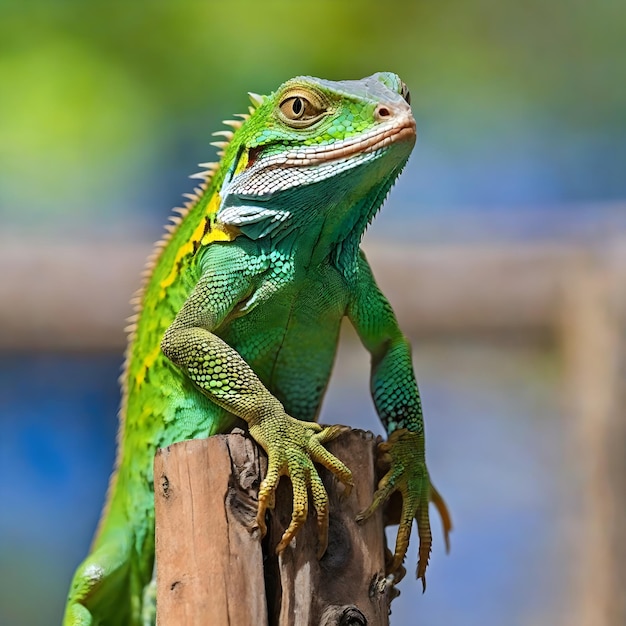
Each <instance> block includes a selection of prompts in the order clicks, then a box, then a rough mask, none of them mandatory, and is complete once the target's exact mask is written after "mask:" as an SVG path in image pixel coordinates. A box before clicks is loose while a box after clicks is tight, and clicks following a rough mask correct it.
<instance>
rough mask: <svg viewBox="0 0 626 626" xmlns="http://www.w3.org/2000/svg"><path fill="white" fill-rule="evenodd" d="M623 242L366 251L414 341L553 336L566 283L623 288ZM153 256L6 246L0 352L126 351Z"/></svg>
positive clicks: (59, 245)
mask: <svg viewBox="0 0 626 626" xmlns="http://www.w3.org/2000/svg"><path fill="white" fill-rule="evenodd" d="M625 243H626V242H624V241H621V242H620V241H615V242H613V243H612V244H611V246H607V247H606V248H603V249H602V250H596V249H590V248H589V247H588V246H583V245H574V244H549V243H541V244H465V245H461V244H456V245H436V246H435V245H431V246H423V245H422V246H419V247H417V246H415V247H413V246H410V245H408V244H393V243H390V244H388V245H385V243H383V242H380V241H377V242H374V243H369V245H366V251H367V254H368V257H369V260H370V262H371V264H372V266H373V267H374V272H375V275H376V277H377V279H378V282H379V284H380V286H381V287H382V289H383V291H384V292H385V293H386V294H387V295H388V297H389V299H390V300H391V303H392V304H393V306H394V307H395V309H396V312H397V314H398V318H399V320H400V324H401V326H402V328H403V329H405V331H406V332H407V333H408V334H410V335H412V336H414V337H419V336H425V335H446V334H457V335H458V334H476V333H496V334H503V333H504V334H513V335H516V334H526V333H535V334H540V335H546V334H547V333H552V332H553V330H554V327H555V324H557V323H558V320H559V316H560V300H561V289H562V286H563V284H564V283H565V282H566V281H567V280H568V277H569V276H570V275H572V273H575V272H576V271H577V270H578V269H579V268H580V267H581V266H583V265H584V264H586V263H588V262H589V258H590V257H594V256H598V255H600V256H602V258H603V263H604V260H607V259H608V261H607V262H608V263H609V264H610V265H612V266H613V267H614V268H616V269H617V271H618V273H619V274H620V280H621V279H623V280H625V281H626V245H624V244H625ZM150 249H151V247H150V245H148V244H140V243H115V242H112V241H111V242H82V243H74V242H72V243H64V242H59V241H52V242H48V241H16V240H12V239H5V240H2V239H0V349H3V350H29V349H37V350H41V349H47V350H67V349H70V350H103V349H114V350H117V349H121V347H122V346H123V345H124V342H125V337H124V333H123V330H122V329H123V327H124V325H125V324H124V319H125V318H126V317H127V316H128V315H129V314H130V313H131V308H130V305H129V304H128V301H129V298H130V297H131V295H132V294H133V292H134V291H135V290H136V288H137V287H138V286H139V274H140V271H141V269H142V267H143V264H144V259H145V257H146V256H147V254H148V253H149V251H150Z"/></svg>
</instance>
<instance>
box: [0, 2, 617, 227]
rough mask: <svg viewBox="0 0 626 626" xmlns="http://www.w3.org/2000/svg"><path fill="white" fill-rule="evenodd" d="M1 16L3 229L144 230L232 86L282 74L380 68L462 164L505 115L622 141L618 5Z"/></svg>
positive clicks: (5, 12) (235, 107) (70, 5)
mask: <svg viewBox="0 0 626 626" xmlns="http://www.w3.org/2000/svg"><path fill="white" fill-rule="evenodd" d="M0 11H1V14H0V85H1V86H0V91H1V95H0V138H1V140H0V223H1V224H2V230H5V229H6V230H8V231H12V230H17V231H27V232H29V233H31V232H33V231H34V232H37V233H50V232H51V233H61V232H64V233H67V232H72V231H80V229H87V230H89V229H90V228H91V229H92V230H94V229H95V230H99V229H104V230H106V229H107V227H109V228H113V226H112V225H113V224H114V223H116V222H118V221H119V220H120V217H122V218H123V221H124V224H126V225H128V224H130V225H131V226H129V227H128V228H130V230H132V224H133V223H134V222H133V220H138V223H141V218H142V215H145V214H146V213H147V212H150V211H154V210H155V207H157V208H156V210H157V213H158V219H159V221H161V220H162V217H163V215H164V214H165V207H166V206H168V207H169V206H172V205H174V204H176V203H177V202H178V197H179V194H180V193H181V192H182V191H185V190H188V188H185V187H184V185H185V184H186V183H185V182H184V180H185V175H187V174H190V173H192V172H193V168H194V164H195V163H196V162H198V161H206V160H212V159H213V158H214V150H213V148H211V147H210V146H209V145H208V144H209V142H210V141H211V138H210V134H211V132H212V131H214V130H217V129H218V128H219V126H220V120H221V119H224V118H226V119H228V118H230V117H232V114H233V113H234V112H238V111H244V110H245V108H246V107H247V100H246V98H245V93H246V92H247V91H256V92H260V93H264V92H268V91H271V90H272V89H274V88H275V87H277V86H278V85H279V84H280V83H281V82H282V81H284V80H286V79H287V78H290V77H292V76H294V75H298V74H310V75H316V76H322V77H325V78H331V79H345V78H360V77H363V76H366V75H369V74H371V73H373V72H375V71H379V70H391V71H395V72H397V73H399V74H400V75H401V76H402V77H403V79H404V80H405V81H406V82H407V83H408V84H409V85H410V87H411V91H412V97H413V106H414V109H415V112H416V117H417V118H418V122H419V120H420V119H422V118H424V117H426V118H428V116H429V115H431V116H433V117H435V118H436V117H437V116H439V117H438V119H440V120H445V123H443V122H441V123H440V124H439V125H438V126H436V128H435V129H429V128H428V126H426V128H425V129H424V128H423V127H421V128H420V130H422V132H423V133H425V134H426V137H427V140H429V141H433V136H432V135H433V134H435V137H436V141H437V142H438V144H439V145H441V146H443V149H445V150H446V151H448V153H454V152H455V151H457V152H458V151H461V152H463V153H466V154H467V158H468V159H471V158H472V151H473V150H475V149H480V146H481V144H482V143H484V142H485V141H488V139H487V138H488V137H490V136H492V135H493V134H494V133H495V134H498V133H499V134H502V133H504V134H505V135H506V133H507V129H508V128H509V127H510V126H511V125H515V124H516V123H518V122H520V120H521V121H523V120H527V122H528V120H530V121H529V122H528V123H529V124H535V125H536V124H543V125H545V129H543V130H545V132H546V133H550V132H553V133H556V135H555V142H558V133H557V131H556V130H555V128H558V129H561V130H563V129H564V132H567V133H569V134H570V135H572V134H573V135H575V136H581V137H584V136H587V138H589V137H591V138H592V139H593V137H596V138H597V137H599V138H600V139H599V140H601V141H602V140H604V139H603V138H606V137H607V136H610V134H611V133H612V132H614V129H617V130H618V132H620V133H621V132H624V131H625V129H624V119H623V118H624V111H625V110H626V81H625V80H624V72H623V71H622V69H623V68H620V65H621V64H623V60H624V59H625V58H626V37H623V36H622V34H623V33H622V32H621V30H622V29H621V25H622V24H623V23H624V22H625V20H626V4H625V3H624V2H621V1H619V0H612V1H611V0H604V1H602V2H595V3H590V2H585V1H584V0H567V1H559V0H529V1H527V2H518V1H513V0H508V1H502V0H473V1H472V2H468V1H467V0H448V1H447V2H427V1H414V2H409V1H407V2H400V1H398V0H386V1H385V2H380V1H379V0H378V1H374V0H359V1H358V2H357V1H354V2H352V1H342V2H336V1H332V0H317V1H316V2H313V3H298V2H293V1H291V2H284V1H277V0H269V1H265V2H260V1H259V0H230V1H229V2H210V1H207V0H205V1H190V0H182V1H179V2H165V1H160V0H159V1H153V2H149V1H148V0H143V1H142V0H139V1H135V2H110V1H104V0H89V1H85V0H54V1H48V2H44V1H41V2H23V1H19V0H5V1H4V2H2V3H1V4H0ZM442 115H443V117H442ZM543 130H541V131H540V132H543ZM429 134H430V136H429ZM511 150H513V151H514V150H515V147H514V146H511ZM557 157H558V149H557ZM563 157H564V158H567V155H563ZM604 167H608V168H611V167H617V164H616V163H613V164H612V163H611V162H610V159H607V163H606V164H605V165H604ZM164 172H166V174H164ZM164 176H165V179H166V181H165V182H166V183H171V189H170V186H168V185H164V184H163V178H164ZM170 176H171V179H170V178H168V177H170ZM174 190H176V191H174ZM588 195H589V194H588ZM600 195H601V194H600ZM107 225H108V226H107Z"/></svg>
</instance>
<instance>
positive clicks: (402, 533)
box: [357, 429, 452, 590]
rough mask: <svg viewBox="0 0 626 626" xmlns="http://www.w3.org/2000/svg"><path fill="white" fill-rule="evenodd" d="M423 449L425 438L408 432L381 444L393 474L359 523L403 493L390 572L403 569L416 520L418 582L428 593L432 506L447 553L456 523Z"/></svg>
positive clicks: (382, 456) (382, 458)
mask: <svg viewBox="0 0 626 626" xmlns="http://www.w3.org/2000/svg"><path fill="white" fill-rule="evenodd" d="M423 449H424V447H423V434H419V433H413V432H410V431H408V430H406V429H400V430H396V431H394V432H393V433H392V434H391V435H390V437H389V439H388V441H386V442H383V443H381V444H379V447H378V450H379V454H380V458H379V460H380V461H381V462H382V463H384V464H385V465H386V466H388V467H389V470H388V471H387V473H386V474H385V475H384V476H383V478H382V479H381V480H380V482H379V483H378V490H377V491H376V493H375V494H374V498H373V500H372V503H371V504H370V506H369V507H368V508H367V509H365V511H362V512H361V513H359V515H358V516H357V521H359V522H362V521H364V520H366V519H367V518H368V517H370V516H371V515H372V514H373V513H374V511H376V509H378V507H379V506H380V505H382V504H384V503H385V502H386V501H387V500H388V499H389V497H390V496H391V495H392V494H393V493H394V492H396V491H397V492H399V493H400V495H401V496H402V510H401V513H400V516H399V523H400V527H399V528H398V535H397V538H396V547H395V551H394V554H393V558H392V559H391V562H390V564H389V568H388V569H389V573H395V572H397V571H398V570H399V569H400V568H401V566H402V562H403V561H404V557H405V555H406V551H407V548H408V546H409V538H410V535H411V527H412V525H413V519H416V520H417V531H418V535H419V541H420V544H419V551H418V555H419V558H418V563H417V578H420V579H421V580H422V586H423V589H424V590H425V589H426V568H427V566H428V559H429V557H430V550H431V546H432V535H431V532H430V518H429V514H428V503H429V502H431V501H432V502H433V503H434V505H435V506H436V508H437V510H438V511H439V515H440V516H441V521H442V525H443V532H444V539H445V542H446V551H448V550H449V549H450V539H449V533H450V531H451V530H452V521H451V518H450V514H449V512H448V508H447V507H446V503H445V502H444V500H443V498H442V497H441V496H440V495H439V492H438V491H437V490H436V489H435V488H434V487H433V486H432V484H431V483H430V478H429V476H428V470H427V469H426V463H425V461H424V457H423V453H422V454H420V453H419V451H420V450H423Z"/></svg>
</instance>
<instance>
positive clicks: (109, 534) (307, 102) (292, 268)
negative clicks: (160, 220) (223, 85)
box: [64, 73, 450, 626]
mask: <svg viewBox="0 0 626 626" xmlns="http://www.w3.org/2000/svg"><path fill="white" fill-rule="evenodd" d="M251 98H252V100H253V104H254V105H255V106H254V107H253V108H251V110H250V115H246V116H240V117H242V118H243V121H230V122H227V124H229V125H230V126H232V127H233V128H234V129H235V131H234V134H232V133H231V132H230V131H222V132H221V133H218V134H221V135H224V137H226V139H227V141H226V142H224V143H223V144H222V143H220V147H223V148H224V151H223V154H222V160H221V162H220V163H219V165H217V164H208V165H207V167H208V171H207V172H204V173H202V174H201V176H202V177H203V178H204V179H205V181H204V182H203V184H202V185H201V186H200V188H198V189H197V190H196V195H195V196H194V197H193V198H192V199H191V201H190V203H189V204H188V205H187V207H186V208H185V209H179V210H178V213H179V214H180V217H179V216H174V217H173V218H172V221H173V224H172V225H171V226H170V227H169V228H168V231H169V232H168V235H167V236H166V237H165V238H164V240H163V241H161V242H159V243H158V244H157V246H156V249H155V254H154V255H153V257H152V259H151V260H150V262H149V265H148V270H147V276H146V282H145V285H144V288H143V290H142V292H141V293H140V295H139V297H138V301H137V304H138V314H137V316H136V317H135V319H134V320H133V324H132V327H131V329H130V330H131V334H130V340H129V347H128V351H127V359H126V367H125V371H124V374H123V376H122V388H123V401H122V408H121V425H120V438H119V449H118V459H117V465H116V470H115V472H114V474H113V477H112V480H111V485H110V488H109V494H108V499H107V505H106V507H105V511H104V513H103V516H102V520H101V523H100V527H99V529H98V532H97V534H96V538H95V540H94V543H93V546H92V549H91V552H90V554H89V555H88V556H87V558H86V559H85V561H84V562H83V563H82V564H81V565H80V566H79V568H78V570H77V572H76V574H75V576H74V579H73V582H72V585H71V588H70V592H69V598H68V604H67V609H66V615H65V622H64V623H65V624H66V625H70V624H71V625H81V626H85V625H88V624H90V625H94V624H102V625H108V624H115V625H120V624H122V625H123V624H133V625H134V624H141V623H145V622H150V621H152V619H153V604H152V605H151V603H150V602H149V601H146V602H144V598H147V597H149V596H151V595H152V596H153V587H150V582H151V579H152V573H153V565H154V503H153V475H152V464H153V458H154V454H155V451H156V450H157V448H159V447H163V446H167V445H169V444H171V443H174V442H176V441H181V440H185V439H194V438H199V437H208V436H210V435H213V434H216V433H224V432H228V431H229V430H230V429H231V428H232V427H233V425H235V424H236V423H237V422H238V421H239V420H244V421H245V422H247V424H248V427H249V431H250V434H251V435H252V436H253V437H254V438H255V440H256V441H257V442H258V443H259V444H260V445H261V446H262V447H263V448H264V449H265V451H266V452H267V454H268V458H269V461H268V472H267V476H266V477H265V480H264V481H263V482H262V484H261V487H260V492H259V508H258V516H257V523H258V525H259V527H260V528H261V530H262V531H263V532H264V531H265V511H266V509H267V507H268V506H271V505H272V503H273V497H274V491H275V489H276V486H277V483H278V481H279V480H280V477H281V476H285V475H287V476H289V477H290V479H291V481H292V483H293V494H294V506H293V517H292V521H291V524H290V526H289V528H288V529H287V531H286V532H285V534H284V536H283V538H282V540H281V542H280V544H279V545H278V547H277V550H278V551H281V550H283V549H285V547H286V546H287V545H288V544H289V543H290V541H291V539H292V538H293V536H294V535H295V534H296V533H297V532H298V529H299V528H300V527H301V525H302V524H303V523H304V520H305V519H306V515H307V512H308V506H309V495H308V494H309V492H310V498H311V500H312V504H313V506H314V508H315V510H316V513H317V518H318V528H319V535H320V539H319V546H320V549H319V553H320V555H321V554H323V552H324V550H325V548H326V543H327V528H328V498H327V495H326V491H325V489H324V486H323V484H322V482H321V480H320V478H319V476H318V473H317V470H316V469H315V466H314V463H315V462H316V463H321V464H322V465H324V466H326V467H327V468H329V469H330V470H331V471H332V472H333V473H334V474H335V475H336V476H337V477H338V479H339V480H341V481H342V482H343V483H344V484H345V485H346V487H347V488H348V489H349V488H350V486H351V484H352V479H351V474H350V470H349V469H348V468H347V467H346V466H345V465H344V464H343V463H341V461H339V460H338V459H337V458H335V457H334V456H333V455H332V454H330V453H329V452H328V451H327V450H326V449H325V448H324V445H323V444H324V443H326V442H327V441H329V440H331V439H333V438H334V437H336V436H337V435H338V434H340V433H341V432H342V431H343V427H337V426H331V427H327V428H321V427H320V426H318V425H317V424H316V423H315V419H316V417H317V415H318V412H319V409H320V404H321V401H322V396H323V395H324V391H325V389H326V386H327V383H328V379H329V376H330V372H331V369H332V364H333V359H334V356H335V351H336V346H337V340H338V336H339V328H340V323H341V320H342V318H343V317H344V316H348V318H349V319H350V321H351V322H352V324H353V325H354V327H355V328H356V330H357V332H358V334H359V336H360V337H361V339H362V341H363V343H364V345H365V346H366V348H367V349H368V350H369V351H370V353H371V355H372V373H371V390H372V396H373V399H374V403H375V406H376V410H377V412H378V415H379V416H380V419H381V420H382V422H383V424H384V426H385V428H386V430H387V432H388V433H389V439H388V442H386V443H385V444H382V445H381V453H382V461H383V462H385V463H387V465H388V466H389V469H388V473H387V474H386V475H385V477H384V478H383V479H382V480H381V483H380V485H379V489H378V491H377V492H376V494H375V496H374V499H373V502H372V505H371V506H370V507H368V509H367V510H366V511H364V512H363V513H362V514H361V516H360V519H362V520H365V519H366V518H367V517H369V516H370V515H371V514H372V513H373V512H374V511H375V510H376V509H377V508H378V507H379V506H380V505H382V504H383V503H384V502H385V501H386V500H387V499H388V497H389V496H390V495H391V493H392V492H394V491H399V492H400V493H401V495H402V512H401V515H400V521H401V526H400V530H399V533H398V540H397V544H396V549H395V554H394V557H393V560H392V562H391V563H390V571H397V570H398V569H399V568H400V566H401V564H402V561H403V559H404V555H405V552H406V548H407V545H408V540H409V535H410V532H411V525H412V521H413V519H414V518H416V519H417V524H418V533H419V538H420V548H419V563H418V567H417V576H418V577H419V578H421V579H422V580H423V581H425V571H426V566H427V563H428V558H429V554H430V548H431V535H430V526H429V518H428V503H429V500H432V501H434V502H435V504H436V505H437V508H438V509H439V511H440V513H441V514H442V519H443V522H444V529H445V532H446V536H447V532H448V530H449V528H450V519H449V516H448V513H447V510H446V508H445V504H444V503H443V500H442V499H441V497H440V496H439V495H438V494H437V492H436V491H434V489H433V487H432V485H431V484H430V479H429V476H428V471H427V469H426V464H425V457H424V430H423V419H422V409H421V403H420V397H419V392H418V388H417V384H416V382H415V376H414V374H413V368H412V363H411V355H410V347H409V344H408V342H407V340H406V339H405V337H404V336H403V335H402V333H401V331H400V329H399V328H398V325H397V322H396V318H395V315H394V313H393V311H392V309H391V306H390V305H389V303H388V301H387V300H386V298H385V297H384V295H383V294H382V293H381V292H380V290H379V288H378V286H377V285H376V283H375V281H374V278H373V277H372V273H371V270H370V267H369V265H368V263H367V260H366V259H365V256H364V255H363V253H362V252H361V251H360V249H359V244H360V240H361V237H362V235H363V232H364V231H365V229H366V227H367V225H368V223H369V222H370V221H371V219H372V218H373V217H374V215H375V213H376V212H377V211H378V209H379V208H380V206H381V204H382V202H383V200H384V198H385V196H386V195H387V193H388V191H389V189H390V187H391V185H392V184H393V182H394V180H395V179H396V177H397V176H398V174H399V173H400V171H401V170H402V168H403V166H404V164H405V163H406V161H407V159H408V157H409V154H410V152H411V150H412V148H413V145H414V143H415V122H414V120H413V116H412V114H411V109H410V106H409V104H408V102H407V101H408V91H407V90H406V87H405V86H404V84H403V83H402V82H401V80H400V79H399V78H398V77H397V76H396V75H395V74H391V73H379V74H375V75H374V76H371V77H369V78H366V79H363V80H360V81H344V82H331V81H326V80H320V79H316V78H310V77H299V78H294V79H292V80H290V81H288V82H286V83H285V84H283V85H282V86H281V87H279V89H278V90H277V91H276V92H274V93H273V94H271V95H270V96H265V97H262V96H255V95H251ZM231 135H232V136H231ZM146 616H147V617H146Z"/></svg>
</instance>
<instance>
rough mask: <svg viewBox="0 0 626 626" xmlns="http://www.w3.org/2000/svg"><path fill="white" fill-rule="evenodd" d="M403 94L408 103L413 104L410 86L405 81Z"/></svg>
mask: <svg viewBox="0 0 626 626" xmlns="http://www.w3.org/2000/svg"><path fill="white" fill-rule="evenodd" d="M401 95H402V97H403V98H404V100H405V101H406V103H407V104H411V92H410V91H409V88H408V87H407V86H406V85H405V84H404V83H402V92H401Z"/></svg>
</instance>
